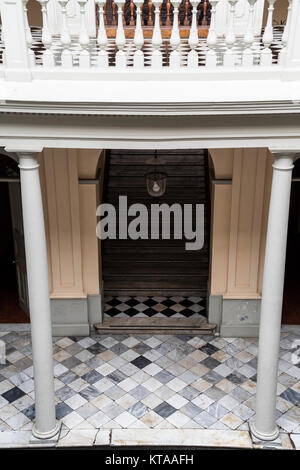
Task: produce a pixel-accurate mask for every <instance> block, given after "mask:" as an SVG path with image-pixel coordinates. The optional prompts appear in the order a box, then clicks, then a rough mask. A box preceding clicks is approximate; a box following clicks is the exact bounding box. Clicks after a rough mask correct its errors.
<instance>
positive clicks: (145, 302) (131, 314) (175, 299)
mask: <svg viewBox="0 0 300 470" xmlns="http://www.w3.org/2000/svg"><path fill="white" fill-rule="evenodd" d="M104 311H105V315H106V316H108V317H110V318H113V317H114V318H153V317H154V318H197V319H201V320H203V321H205V320H206V299H205V298H202V297H181V296H168V297H159V296H151V297H139V296H135V297H132V296H131V297H130V296H126V297H125V296H123V297H106V298H105V307H104Z"/></svg>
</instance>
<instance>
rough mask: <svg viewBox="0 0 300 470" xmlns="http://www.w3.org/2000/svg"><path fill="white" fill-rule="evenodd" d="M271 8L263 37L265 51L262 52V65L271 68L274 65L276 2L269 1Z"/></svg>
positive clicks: (273, 0) (274, 0)
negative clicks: (274, 16)
mask: <svg viewBox="0 0 300 470" xmlns="http://www.w3.org/2000/svg"><path fill="white" fill-rule="evenodd" d="M268 2H269V7H268V19H267V24H266V27H265V32H264V35H263V43H264V49H263V50H262V52H261V57H260V64H261V65H262V66H269V65H272V59H273V57H272V51H271V48H270V46H271V44H272V42H273V13H274V5H275V2H276V0H268Z"/></svg>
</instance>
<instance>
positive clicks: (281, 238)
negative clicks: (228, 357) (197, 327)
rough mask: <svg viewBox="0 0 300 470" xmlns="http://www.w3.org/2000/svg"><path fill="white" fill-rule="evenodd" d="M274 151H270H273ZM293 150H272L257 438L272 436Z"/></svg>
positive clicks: (274, 435)
mask: <svg viewBox="0 0 300 470" xmlns="http://www.w3.org/2000/svg"><path fill="white" fill-rule="evenodd" d="M273 153H274V152H273ZM295 158H296V154H295V153H290V152H286V151H276V153H275V161H274V164H273V181H272V190H271V199H270V207H269V220H268V230H267V241H266V252H265V264H264V276H263V288H262V301H261V313H260V330H259V350H258V370H257V388H256V417H255V422H254V423H252V425H251V431H252V433H253V434H254V436H255V437H257V438H258V439H260V440H274V439H276V438H277V437H278V434H279V430H278V428H277V426H276V390H277V373H278V359H279V343H280V331H281V314H282V297H283V286H284V273H285V258H286V243H287V231H288V220H289V206H290V193H291V183H292V171H293V168H294V160H295Z"/></svg>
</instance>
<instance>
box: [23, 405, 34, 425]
mask: <svg viewBox="0 0 300 470" xmlns="http://www.w3.org/2000/svg"><path fill="white" fill-rule="evenodd" d="M22 413H23V414H24V415H25V416H27V418H29V419H30V420H31V421H33V420H34V418H35V404H33V405H31V406H29V407H28V408H26V409H25V410H22Z"/></svg>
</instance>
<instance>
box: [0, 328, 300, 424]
mask: <svg viewBox="0 0 300 470" xmlns="http://www.w3.org/2000/svg"><path fill="white" fill-rule="evenodd" d="M284 328H285V327H283V332H282V338H281V349H280V362H279V375H278V389H277V393H278V398H277V423H278V425H279V426H280V428H281V429H282V430H283V431H284V432H288V433H300V408H299V404H300V367H299V364H298V365H293V362H292V353H293V352H295V349H293V347H294V348H295V341H296V340H298V342H299V339H300V331H299V329H298V330H296V331H298V334H297V333H296V331H295V332H294V331H293V333H291V332H290V331H285V329H284ZM0 337H1V339H2V340H4V341H5V343H6V346H7V362H6V364H3V365H0V431H6V430H28V429H31V425H32V420H33V419H34V383H33V368H32V353H31V341H30V333H29V332H27V331H25V332H24V331H20V332H15V331H14V332H10V333H6V332H5V331H0ZM53 346H54V374H55V390H56V402H57V407H56V413H57V418H58V419H60V420H61V421H62V423H63V425H64V429H65V430H68V429H99V428H106V429H113V428H132V429H135V428H148V429H149V428H161V429H162V428H164V429H168V428H186V429H191V428H198V429H203V428H204V429H218V430H228V429H234V430H246V429H247V428H248V424H247V422H248V420H251V418H252V417H253V415H254V394H255V386H256V364H257V361H256V354H257V340H256V339H244V338H243V339H241V338H235V339H234V338H220V337H217V336H186V335H185V336H183V335H178V336H177V335H174V336H172V335H155V336H152V335H130V336H128V335H120V334H119V335H113V336H112V335H98V334H96V333H92V334H91V336H90V337H86V338H75V337H65V338H54V340H53ZM294 356H295V354H294Z"/></svg>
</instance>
